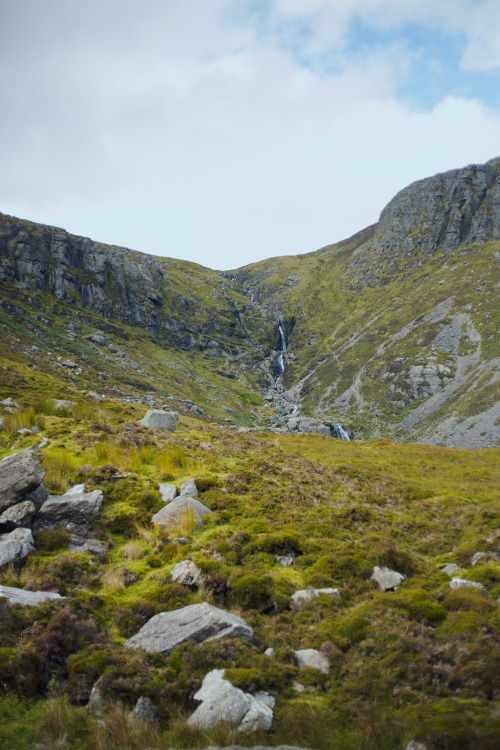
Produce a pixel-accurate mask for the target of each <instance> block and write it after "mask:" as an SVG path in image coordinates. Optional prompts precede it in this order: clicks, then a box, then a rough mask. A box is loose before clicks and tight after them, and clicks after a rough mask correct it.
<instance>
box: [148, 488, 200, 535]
mask: <svg viewBox="0 0 500 750" xmlns="http://www.w3.org/2000/svg"><path fill="white" fill-rule="evenodd" d="M191 512H192V513H193V520H194V525H195V528H197V529H200V528H201V527H202V526H203V516H207V515H209V514H210V513H211V512H212V511H211V510H210V508H207V506H206V505H203V503H200V501H199V500H196V499H195V498H194V497H190V496H187V495H179V497H176V498H175V500H172V502H171V503H169V504H168V505H165V507H164V508H162V509H161V510H159V511H158V513H155V515H154V516H153V518H152V519H151V520H152V522H153V523H154V524H156V525H157V526H162V527H163V528H165V529H171V528H173V527H174V526H177V525H178V524H179V523H180V521H181V520H182V519H183V518H184V517H186V516H187V514H188V513H191Z"/></svg>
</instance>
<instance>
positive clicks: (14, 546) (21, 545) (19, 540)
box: [0, 529, 35, 568]
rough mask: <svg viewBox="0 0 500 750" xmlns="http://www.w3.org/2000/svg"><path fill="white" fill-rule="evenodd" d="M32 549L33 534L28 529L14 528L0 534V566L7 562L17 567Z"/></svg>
mask: <svg viewBox="0 0 500 750" xmlns="http://www.w3.org/2000/svg"><path fill="white" fill-rule="evenodd" d="M34 549H35V547H34V545H33V535H32V534H31V531H30V530H29V529H14V531H11V532H10V534H4V535H3V536H0V568H2V567H3V566H4V565H8V564H9V563H12V564H13V565H14V566H15V567H19V566H20V564H21V563H22V561H23V560H24V558H25V557H27V555H29V553H30V552H32V551H33V550H34Z"/></svg>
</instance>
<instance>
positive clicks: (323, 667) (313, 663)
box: [295, 648, 330, 674]
mask: <svg viewBox="0 0 500 750" xmlns="http://www.w3.org/2000/svg"><path fill="white" fill-rule="evenodd" d="M295 659H296V660H297V664H298V666H299V667H311V668H312V669H317V670H319V671H320V672H323V674H328V670H329V669H330V662H329V661H328V659H327V658H326V656H325V655H324V654H322V653H321V651H317V650H316V649H315V648H302V649H300V650H299V651H296V652H295Z"/></svg>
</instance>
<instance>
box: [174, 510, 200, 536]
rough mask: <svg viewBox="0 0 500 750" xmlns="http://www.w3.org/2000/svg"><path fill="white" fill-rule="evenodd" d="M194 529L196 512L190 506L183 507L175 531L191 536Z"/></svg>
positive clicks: (180, 534) (181, 534)
mask: <svg viewBox="0 0 500 750" xmlns="http://www.w3.org/2000/svg"><path fill="white" fill-rule="evenodd" d="M195 530H196V514H195V512H194V510H193V509H192V508H189V507H187V508H185V509H184V511H183V512H182V514H181V516H180V518H179V522H178V524H177V526H176V531H177V532H178V535H179V536H187V537H188V536H191V534H193V533H194V531H195Z"/></svg>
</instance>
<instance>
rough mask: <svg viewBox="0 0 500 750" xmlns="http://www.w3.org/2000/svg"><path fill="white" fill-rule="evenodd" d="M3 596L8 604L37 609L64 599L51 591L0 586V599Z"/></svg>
mask: <svg viewBox="0 0 500 750" xmlns="http://www.w3.org/2000/svg"><path fill="white" fill-rule="evenodd" d="M2 596H4V597H5V598H6V599H8V600H9V603H10V604H22V605H23V607H38V606H40V604H45V602H47V601H49V600H51V599H64V597H63V596H61V595H60V594H55V593H54V592H53V591H25V590H24V589H17V588H12V587H11V586H0V597H2Z"/></svg>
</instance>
